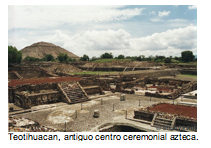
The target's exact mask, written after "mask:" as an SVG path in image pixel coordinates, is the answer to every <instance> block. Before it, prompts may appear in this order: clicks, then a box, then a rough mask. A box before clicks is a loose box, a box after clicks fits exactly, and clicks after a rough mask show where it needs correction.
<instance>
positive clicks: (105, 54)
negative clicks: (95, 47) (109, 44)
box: [100, 52, 113, 59]
mask: <svg viewBox="0 0 211 148" xmlns="http://www.w3.org/2000/svg"><path fill="white" fill-rule="evenodd" d="M100 58H102V59H112V58H113V55H112V53H107V52H106V53H104V54H102V55H101V56H100Z"/></svg>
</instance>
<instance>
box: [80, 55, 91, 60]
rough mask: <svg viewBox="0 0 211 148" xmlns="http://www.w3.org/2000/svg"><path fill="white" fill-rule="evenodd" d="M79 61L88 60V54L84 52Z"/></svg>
mask: <svg viewBox="0 0 211 148" xmlns="http://www.w3.org/2000/svg"><path fill="white" fill-rule="evenodd" d="M80 60H81V61H89V56H88V55H86V54H84V55H83V57H81V59H80Z"/></svg>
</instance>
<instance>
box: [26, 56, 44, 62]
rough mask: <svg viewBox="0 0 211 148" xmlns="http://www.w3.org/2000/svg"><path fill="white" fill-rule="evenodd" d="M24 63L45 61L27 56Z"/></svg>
mask: <svg viewBox="0 0 211 148" xmlns="http://www.w3.org/2000/svg"><path fill="white" fill-rule="evenodd" d="M23 61H43V59H39V58H35V57H30V56H26V57H25V58H24V59H23Z"/></svg>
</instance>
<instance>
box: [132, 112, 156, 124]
mask: <svg viewBox="0 0 211 148" xmlns="http://www.w3.org/2000/svg"><path fill="white" fill-rule="evenodd" d="M153 117H154V113H149V112H144V111H134V118H135V119H141V120H146V121H150V122H151V121H152V119H153Z"/></svg>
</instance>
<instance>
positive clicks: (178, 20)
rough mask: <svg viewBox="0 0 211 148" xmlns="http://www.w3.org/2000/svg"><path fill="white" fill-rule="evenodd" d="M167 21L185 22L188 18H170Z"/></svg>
mask: <svg viewBox="0 0 211 148" xmlns="http://www.w3.org/2000/svg"><path fill="white" fill-rule="evenodd" d="M167 21H169V22H186V21H188V20H184V19H173V20H172V19H171V20H167Z"/></svg>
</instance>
